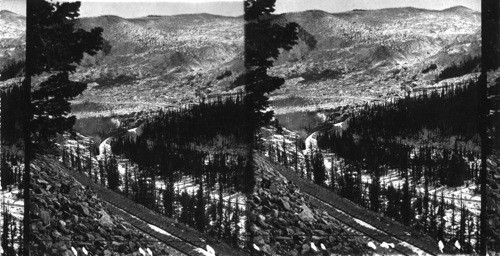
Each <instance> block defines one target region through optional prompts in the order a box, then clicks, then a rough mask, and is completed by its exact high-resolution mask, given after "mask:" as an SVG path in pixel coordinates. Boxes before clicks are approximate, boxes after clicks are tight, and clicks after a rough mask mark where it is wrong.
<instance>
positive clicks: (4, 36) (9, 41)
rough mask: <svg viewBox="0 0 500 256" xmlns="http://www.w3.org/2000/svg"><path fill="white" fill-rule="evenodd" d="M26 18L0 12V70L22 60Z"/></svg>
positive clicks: (4, 11) (8, 12) (7, 12)
mask: <svg viewBox="0 0 500 256" xmlns="http://www.w3.org/2000/svg"><path fill="white" fill-rule="evenodd" d="M25 27H26V18H25V17H24V16H21V15H18V14H15V13H13V12H10V11H6V10H2V11H0V69H1V68H3V67H4V66H5V65H6V64H10V63H12V61H18V60H21V59H24V49H25V45H26V43H25V38H26V33H25V32H26V30H25Z"/></svg>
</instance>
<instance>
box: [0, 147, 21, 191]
mask: <svg viewBox="0 0 500 256" xmlns="http://www.w3.org/2000/svg"><path fill="white" fill-rule="evenodd" d="M1 157H2V158H1V172H0V175H1V176H0V179H1V186H2V190H3V191H5V190H7V189H10V190H12V186H18V187H19V188H20V189H21V188H22V184H23V180H22V177H23V173H24V172H23V170H22V168H21V166H20V164H21V163H22V161H23V159H21V158H20V157H19V156H17V155H14V154H12V153H11V152H10V151H7V150H3V152H2V156H1Z"/></svg>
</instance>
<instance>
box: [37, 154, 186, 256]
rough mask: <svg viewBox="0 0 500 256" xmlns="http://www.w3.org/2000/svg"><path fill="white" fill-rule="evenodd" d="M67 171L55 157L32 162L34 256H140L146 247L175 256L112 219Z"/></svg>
mask: <svg viewBox="0 0 500 256" xmlns="http://www.w3.org/2000/svg"><path fill="white" fill-rule="evenodd" d="M66 168H67V167H65V166H63V165H62V164H61V163H59V162H58V160H56V159H55V158H54V157H43V158H41V159H37V160H35V161H34V163H33V173H32V175H31V187H32V191H31V195H32V199H31V200H32V211H31V218H32V230H31V234H32V241H31V244H32V247H31V250H32V251H34V252H36V253H35V255H48V254H50V255H73V254H76V253H77V252H78V255H84V254H85V255H87V254H88V253H90V254H92V255H111V254H112V252H114V253H119V254H120V255H141V254H140V253H139V251H140V250H147V248H148V249H150V250H151V251H152V252H153V253H154V255H176V253H177V252H176V251H175V250H173V249H172V248H170V247H169V246H167V245H165V244H163V243H160V242H159V241H157V240H156V239H154V238H152V237H150V236H148V235H146V234H144V233H142V232H140V231H139V230H137V229H136V228H135V227H133V226H132V225H131V224H130V223H127V222H125V221H124V220H123V219H121V218H120V217H119V216H115V215H113V214H111V211H110V209H109V206H108V205H107V204H106V203H105V202H104V201H102V200H101V199H99V198H97V195H96V194H95V193H94V192H92V190H90V189H88V188H85V187H83V186H82V185H81V184H80V183H78V182H77V181H75V180H74V179H73V178H72V177H70V176H69V175H68V174H67V173H66V172H67V171H66ZM140 248H142V249H140ZM72 250H75V252H74V253H72V252H71V251H72Z"/></svg>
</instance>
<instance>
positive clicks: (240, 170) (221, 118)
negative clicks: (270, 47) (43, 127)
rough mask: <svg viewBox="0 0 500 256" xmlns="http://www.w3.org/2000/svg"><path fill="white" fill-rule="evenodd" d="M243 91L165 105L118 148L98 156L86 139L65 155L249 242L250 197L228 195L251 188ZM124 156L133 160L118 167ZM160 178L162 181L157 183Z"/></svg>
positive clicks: (220, 234) (134, 193)
mask: <svg viewBox="0 0 500 256" xmlns="http://www.w3.org/2000/svg"><path fill="white" fill-rule="evenodd" d="M240 99H241V97H239V96H238V97H235V98H228V99H225V100H222V99H217V100H215V101H213V102H208V103H205V102H203V103H201V104H200V105H196V106H192V107H191V108H185V109H181V110H170V111H160V112H158V113H157V115H155V116H153V117H152V118H149V119H147V120H146V121H145V123H144V124H143V125H142V126H141V128H140V129H141V132H140V133H139V135H137V136H136V137H132V136H123V137H120V138H116V139H115V140H114V141H113V142H112V144H111V148H112V152H101V153H103V154H101V158H100V159H99V160H97V161H95V156H96V155H97V154H99V152H98V149H97V146H96V145H93V146H90V147H89V146H87V147H86V148H85V147H81V146H80V144H77V145H76V146H74V147H73V148H72V149H69V151H68V150H67V149H64V148H63V150H62V152H61V159H62V161H63V162H64V163H66V165H68V166H70V167H72V168H74V169H76V170H79V171H81V172H83V173H86V174H87V175H88V176H89V177H90V178H91V179H93V180H94V181H95V182H96V183H100V184H101V185H103V186H107V187H108V188H110V189H112V190H115V191H117V192H119V193H121V194H123V195H125V196H127V197H129V198H130V199H132V200H134V201H135V202H137V203H140V204H142V205H144V206H146V207H148V208H150V209H152V210H154V211H156V212H158V213H160V214H163V215H165V216H167V217H169V218H173V219H177V220H179V221H181V222H183V223H185V224H187V225H189V226H191V227H193V228H195V229H197V230H199V231H201V232H205V233H206V234H209V235H210V236H212V237H214V238H218V239H222V240H224V241H226V242H227V243H228V244H232V245H234V246H237V247H241V246H244V245H246V243H245V242H244V241H243V240H242V233H243V232H244V230H242V229H244V227H243V226H240V225H239V223H240V221H241V220H242V218H243V217H244V216H246V210H245V209H246V207H245V206H244V205H245V202H243V200H238V199H236V200H235V199H232V200H228V199H224V197H225V196H227V194H235V193H239V192H242V193H245V192H246V191H248V190H252V189H253V187H250V186H253V185H252V180H251V179H249V177H250V178H253V171H252V170H253V169H252V166H250V165H249V161H248V160H247V158H246V157H247V154H248V152H247V146H246V145H247V142H246V141H245V140H246V138H245V137H243V136H246V134H247V133H245V131H244V129H245V122H244V120H243V119H244V114H242V113H244V112H243V111H245V108H244V107H243V103H242V101H241V100H240ZM194 117H196V118H194ZM204 124H205V125H204ZM207 124H212V125H215V126H216V127H212V126H210V125H207ZM220 127H224V128H220ZM84 150H85V151H86V152H85V153H84V152H83V151H84ZM115 154H116V155H115ZM122 157H124V158H127V159H128V160H129V162H128V163H126V164H124V165H122V166H124V170H123V171H122V174H120V172H119V170H118V166H119V164H118V161H119V160H118V159H119V158H122ZM186 180H190V181H193V183H194V184H195V186H196V187H197V189H192V190H191V191H192V193H189V192H188V191H187V190H182V189H179V188H178V187H176V185H177V186H178V184H179V183H182V182H185V181H186ZM159 183H161V184H163V185H162V186H161V187H158V184H159ZM154 184H157V186H155V185H154ZM214 194H215V195H214Z"/></svg>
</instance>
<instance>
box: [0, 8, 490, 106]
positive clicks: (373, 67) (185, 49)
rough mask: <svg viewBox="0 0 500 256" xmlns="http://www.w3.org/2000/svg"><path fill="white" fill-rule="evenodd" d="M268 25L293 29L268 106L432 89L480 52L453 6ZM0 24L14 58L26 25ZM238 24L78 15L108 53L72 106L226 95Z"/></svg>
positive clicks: (6, 52) (305, 17)
mask: <svg viewBox="0 0 500 256" xmlns="http://www.w3.org/2000/svg"><path fill="white" fill-rule="evenodd" d="M273 19H274V22H276V23H279V24H284V23H286V22H297V23H298V24H299V25H300V33H299V34H300V42H299V44H298V45H297V46H295V47H294V48H293V49H292V50H291V51H289V52H284V53H282V55H281V56H280V57H279V59H278V60H277V61H276V62H275V67H274V68H273V69H272V70H271V72H272V73H274V74H276V75H280V76H282V77H285V78H287V84H286V85H285V86H284V87H283V90H280V91H278V92H276V93H275V94H273V98H275V99H279V98H287V97H291V96H300V97H302V98H305V99H306V101H310V102H311V103H312V104H316V103H315V102H314V101H315V100H317V98H318V97H319V96H318V95H322V96H321V97H319V98H321V100H319V101H322V102H323V101H326V100H328V99H330V98H331V97H333V96H334V95H337V96H338V95H343V94H342V93H344V94H346V92H349V91H352V92H353V91H362V92H365V94H366V95H371V96H374V95H375V97H379V96H381V95H384V94H387V93H388V91H391V90H393V89H399V87H400V86H401V84H404V83H417V84H425V83H431V82H432V81H434V80H435V79H436V77H437V76H438V75H439V74H440V72H442V71H443V70H444V69H446V68H447V67H449V66H451V65H454V64H457V63H461V62H463V61H465V60H467V59H468V58H470V57H471V56H478V55H479V54H480V24H481V15H480V13H479V12H475V11H473V10H470V9H468V8H466V7H462V6H457V7H452V8H448V9H445V10H441V11H435V10H425V9H417V8H411V7H408V8H391V9H380V10H353V11H350V12H344V13H327V12H323V11H318V10H312V11H304V12H296V13H285V14H279V15H275V16H273ZM0 20H1V23H0V26H1V27H0V29H1V30H0V32H1V33H2V37H1V38H0V43H1V46H2V47H1V49H2V56H3V59H5V57H7V58H12V57H13V56H14V57H15V56H16V52H19V51H18V50H19V49H23V42H24V30H23V28H24V24H25V19H24V17H22V16H19V15H15V14H12V13H9V12H5V11H2V12H1V15H0ZM243 24H244V21H243V18H242V17H224V16H216V15H211V14H185V15H175V16H147V17H143V18H135V19H125V18H121V17H118V16H100V17H90V18H81V19H80V20H79V23H78V26H79V27H81V28H84V29H90V28H92V27H102V28H103V29H104V34H103V36H104V38H105V39H106V41H107V42H108V43H109V45H110V46H111V48H110V50H109V48H108V50H109V51H105V52H104V51H103V52H100V53H99V54H98V55H97V56H94V57H89V56H86V57H85V58H84V60H83V61H82V64H81V66H80V68H79V69H78V71H77V72H76V73H75V74H74V77H75V78H78V79H81V80H84V81H87V82H89V83H91V86H90V88H89V89H88V90H87V91H86V92H85V93H84V95H83V96H82V97H80V98H79V99H77V100H76V103H82V104H83V103H85V104H87V103H88V102H94V103H98V104H97V105H99V106H100V107H97V108H96V109H94V110H95V111H101V110H103V109H114V110H116V109H120V108H123V107H125V108H128V109H134V110H137V109H149V108H154V107H155V106H178V105H179V104H181V105H182V104H188V103H190V102H196V101H197V100H198V99H199V98H200V97H207V96H208V97H209V95H215V94H220V93H228V92H234V90H235V89H234V87H235V86H234V85H233V82H234V80H235V79H236V78H237V77H238V75H239V74H241V73H242V72H243V71H244V68H243V49H244V46H243V38H244V32H243ZM5 32H7V33H5ZM5 35H7V36H5ZM434 66H435V67H434ZM429 67H432V68H430V69H429V70H430V71H428V70H427V69H428V68H429ZM424 70H426V72H422V71H424ZM297 82H298V83H299V84H297ZM303 85H307V87H303ZM339 88H342V92H340V91H339V90H340V89H339ZM380 88H384V89H383V90H382V89H381V90H378V89H380ZM237 89H238V88H236V90H237ZM239 89H241V87H240V88H239ZM365 94H363V95H362V96H363V97H365V96H366V95H365ZM328 95H330V96H331V97H330V96H328ZM346 95H347V96H354V97H358V96H359V95H357V96H356V94H355V93H347V94H346ZM363 97H360V98H363ZM367 97H368V96H367ZM93 105H96V104H93Z"/></svg>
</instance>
